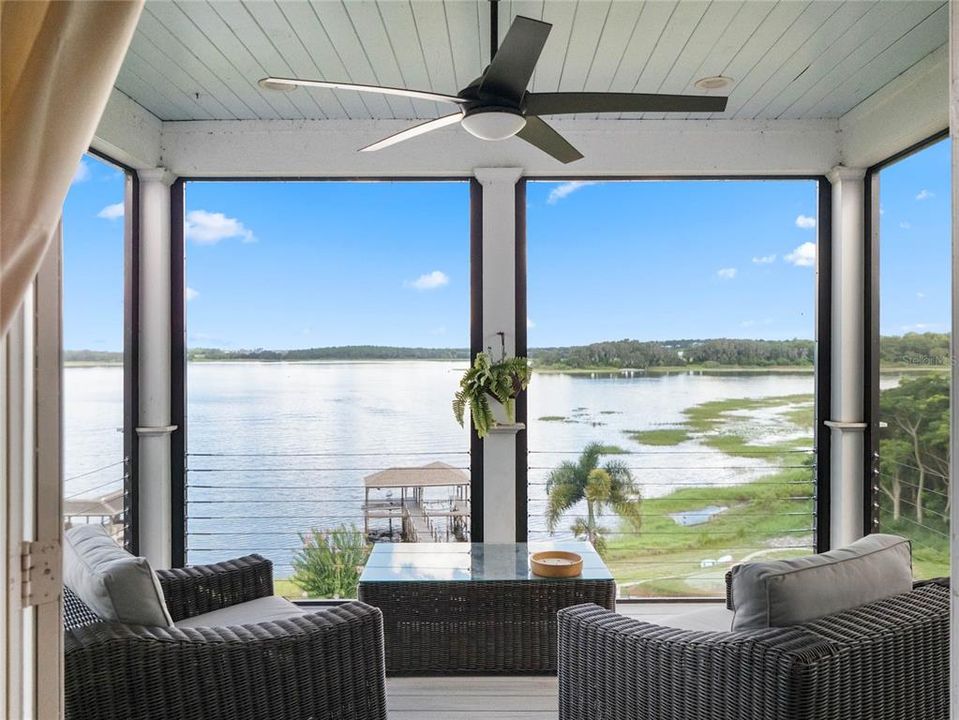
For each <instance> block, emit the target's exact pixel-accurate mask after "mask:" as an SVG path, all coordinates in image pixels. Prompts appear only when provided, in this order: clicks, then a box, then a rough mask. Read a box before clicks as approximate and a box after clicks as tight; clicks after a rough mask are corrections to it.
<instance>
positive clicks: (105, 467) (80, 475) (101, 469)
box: [63, 458, 127, 483]
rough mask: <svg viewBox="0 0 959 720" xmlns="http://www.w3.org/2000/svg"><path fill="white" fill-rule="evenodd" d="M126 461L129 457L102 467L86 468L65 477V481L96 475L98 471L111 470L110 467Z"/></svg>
mask: <svg viewBox="0 0 959 720" xmlns="http://www.w3.org/2000/svg"><path fill="white" fill-rule="evenodd" d="M126 461H127V459H126V458H123V459H122V460H117V461H116V462H112V463H110V464H109V465H104V466H102V467H98V468H94V469H93V470H86V471H84V472H82V473H78V474H76V475H71V476H70V477H68V478H64V479H63V482H64V483H68V482H72V481H73V480H79V479H80V478H85V477H90V476H91V475H96V474H97V473H101V472H103V471H104V470H109V469H110V468H114V467H116V466H117V465H123V464H124V463H125V462H126Z"/></svg>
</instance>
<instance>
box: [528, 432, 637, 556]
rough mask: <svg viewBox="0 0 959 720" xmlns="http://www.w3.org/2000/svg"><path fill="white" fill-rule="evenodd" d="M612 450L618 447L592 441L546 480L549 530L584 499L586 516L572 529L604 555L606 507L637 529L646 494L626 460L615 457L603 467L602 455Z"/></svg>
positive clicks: (577, 535) (576, 522)
mask: <svg viewBox="0 0 959 720" xmlns="http://www.w3.org/2000/svg"><path fill="white" fill-rule="evenodd" d="M613 452H615V450H614V449H613V448H610V447H608V446H606V445H602V444H600V443H590V444H589V445H587V446H586V447H585V448H583V452H582V454H580V456H579V459H578V460H577V461H575V462H573V461H571V460H566V461H564V462H562V463H561V464H560V465H559V466H557V467H556V468H555V469H553V470H552V471H551V472H550V474H549V477H548V478H547V480H546V494H547V496H548V502H547V506H546V527H547V528H549V531H550V533H553V532H555V531H556V525H557V523H559V521H560V519H562V517H563V514H564V513H566V512H567V511H568V510H569V509H570V508H571V507H573V506H574V505H576V504H577V503H578V502H581V501H584V500H585V501H586V516H585V517H580V518H577V519H576V521H575V522H574V523H573V525H572V526H571V528H570V529H571V530H572V531H573V534H574V535H575V536H576V537H578V538H584V539H586V540H589V541H590V542H591V543H592V544H593V547H595V548H596V552H598V553H599V554H600V555H601V556H604V557H605V555H606V539H605V538H604V537H603V533H605V532H606V529H605V528H603V527H601V526H600V525H599V518H600V517H601V516H602V515H603V512H604V511H605V510H607V509H608V510H612V511H613V512H614V513H616V514H617V515H619V517H621V518H622V519H623V520H625V521H626V522H627V523H628V524H629V525H630V527H632V528H633V529H634V530H638V529H639V527H640V524H641V522H642V517H641V515H640V509H641V508H642V502H643V498H642V495H641V494H640V490H639V486H638V485H637V484H636V481H635V480H633V475H632V473H631V472H630V471H629V468H628V467H627V466H626V463H624V462H623V461H622V460H615V459H613V460H607V461H606V463H605V464H603V465H602V467H600V464H599V462H600V459H601V458H602V457H603V455H609V454H612V453H613Z"/></svg>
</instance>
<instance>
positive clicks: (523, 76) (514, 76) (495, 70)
mask: <svg viewBox="0 0 959 720" xmlns="http://www.w3.org/2000/svg"><path fill="white" fill-rule="evenodd" d="M552 27H553V26H552V25H550V24H549V23H545V22H540V21H539V20H533V19H531V18H528V17H523V16H522V15H517V16H516V18H515V19H514V20H513V24H512V25H510V27H509V30H508V31H507V33H506V37H505V38H503V44H502V45H500V47H499V50H497V51H496V54H495V55H494V56H493V60H492V62H490V64H489V67H488V68H486V72H485V73H484V74H483V81H482V82H481V83H480V86H479V92H480V95H485V96H492V97H494V98H504V99H506V100H511V101H512V102H514V103H516V104H517V105H519V103H520V101H521V100H522V99H523V94H524V93H525V92H526V86H527V85H529V79H530V78H531V77H532V76H533V69H534V68H535V67H536V61H537V60H539V56H540V53H542V52H543V46H544V45H545V44H546V38H547V37H549V31H550V29H551V28H552Z"/></svg>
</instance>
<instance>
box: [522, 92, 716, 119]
mask: <svg viewBox="0 0 959 720" xmlns="http://www.w3.org/2000/svg"><path fill="white" fill-rule="evenodd" d="M726 100H727V98H724V97H719V96H718V95H655V94H647V93H592V92H559V93H529V94H528V95H527V96H526V112H528V113H531V114H533V115H563V114H566V113H613V112H617V113H618V112H657V113H659V112H723V110H725V109H726Z"/></svg>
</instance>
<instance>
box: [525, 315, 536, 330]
mask: <svg viewBox="0 0 959 720" xmlns="http://www.w3.org/2000/svg"><path fill="white" fill-rule="evenodd" d="M534 327H536V323H534V322H533V318H529V317H528V318H526V329H527V330H532V329H533V328H534Z"/></svg>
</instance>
